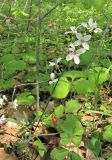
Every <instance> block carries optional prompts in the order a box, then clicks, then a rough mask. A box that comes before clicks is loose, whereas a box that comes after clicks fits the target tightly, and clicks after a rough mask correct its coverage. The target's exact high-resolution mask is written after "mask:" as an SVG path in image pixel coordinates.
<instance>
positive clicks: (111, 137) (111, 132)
mask: <svg viewBox="0 0 112 160" xmlns="http://www.w3.org/2000/svg"><path fill="white" fill-rule="evenodd" d="M103 139H104V140H105V141H108V142H112V125H108V126H106V127H105V129H104V132H103Z"/></svg>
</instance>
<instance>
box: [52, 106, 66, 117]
mask: <svg viewBox="0 0 112 160" xmlns="http://www.w3.org/2000/svg"><path fill="white" fill-rule="evenodd" d="M54 113H55V115H56V116H57V117H61V116H62V115H63V113H64V106H62V105H60V106H58V107H56V109H55V110H54Z"/></svg>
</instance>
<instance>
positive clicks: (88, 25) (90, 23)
mask: <svg viewBox="0 0 112 160" xmlns="http://www.w3.org/2000/svg"><path fill="white" fill-rule="evenodd" d="M82 26H83V27H85V28H87V29H89V30H90V31H92V32H95V33H98V32H102V29H100V28H98V27H97V23H96V21H95V22H94V21H93V18H92V17H90V19H89V21H88V23H85V22H84V23H82Z"/></svg>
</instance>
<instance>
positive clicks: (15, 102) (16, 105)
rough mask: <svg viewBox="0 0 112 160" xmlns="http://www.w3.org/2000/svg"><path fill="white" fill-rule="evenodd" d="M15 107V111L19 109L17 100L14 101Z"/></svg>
mask: <svg viewBox="0 0 112 160" xmlns="http://www.w3.org/2000/svg"><path fill="white" fill-rule="evenodd" d="M13 107H14V109H17V107H18V104H17V99H15V100H14V101H13Z"/></svg>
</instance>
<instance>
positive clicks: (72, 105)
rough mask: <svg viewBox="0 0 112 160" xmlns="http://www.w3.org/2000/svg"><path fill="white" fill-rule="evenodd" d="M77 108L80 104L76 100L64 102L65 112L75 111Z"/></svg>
mask: <svg viewBox="0 0 112 160" xmlns="http://www.w3.org/2000/svg"><path fill="white" fill-rule="evenodd" d="M79 108H80V104H79V103H78V101H77V100H69V101H68V102H67V103H66V106H65V112H66V113H69V112H75V111H77V110H78V109H79Z"/></svg>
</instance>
